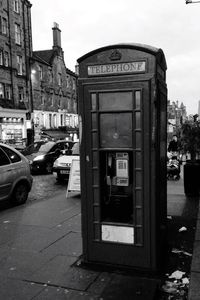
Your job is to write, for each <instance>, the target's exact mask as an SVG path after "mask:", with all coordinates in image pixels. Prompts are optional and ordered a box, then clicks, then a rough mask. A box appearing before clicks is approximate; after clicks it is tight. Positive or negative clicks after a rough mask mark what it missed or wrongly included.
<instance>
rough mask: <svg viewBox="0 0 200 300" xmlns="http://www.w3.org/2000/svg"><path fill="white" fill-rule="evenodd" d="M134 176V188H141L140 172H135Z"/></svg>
mask: <svg viewBox="0 0 200 300" xmlns="http://www.w3.org/2000/svg"><path fill="white" fill-rule="evenodd" d="M135 175H136V183H135V185H136V187H141V186H142V176H141V172H140V171H136V172H135Z"/></svg>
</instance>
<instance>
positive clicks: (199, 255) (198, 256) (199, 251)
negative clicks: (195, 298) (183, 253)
mask: <svg viewBox="0 0 200 300" xmlns="http://www.w3.org/2000/svg"><path fill="white" fill-rule="evenodd" d="M191 272H199V273H200V241H195V242H194V250H193V255H192V264H191ZM199 288H200V287H199ZM199 299H200V298H199Z"/></svg>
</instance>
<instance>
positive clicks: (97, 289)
mask: <svg viewBox="0 0 200 300" xmlns="http://www.w3.org/2000/svg"><path fill="white" fill-rule="evenodd" d="M172 192H173V190H172ZM180 193H182V192H181V190H179V195H178V194H177V195H174V194H171V201H173V199H175V198H176V197H177V196H180ZM180 198H181V199H183V195H181V197H180ZM80 202H81V199H80V198H79V197H71V198H68V199H66V198H65V193H64V192H63V193H62V194H61V195H59V196H58V197H53V198H50V199H47V200H43V201H38V202H33V203H31V204H30V203H29V204H28V205H24V206H23V207H14V208H11V209H8V210H5V211H1V214H0V224H1V226H0V299H4V300H29V299H32V300H33V299H34V300H45V299H48V300H64V299H65V300H66V299H70V300H73V299H75V300H76V299H77V300H79V299H85V300H86V299H87V300H88V299H91V300H92V299H102V300H103V299H114V300H122V299H126V300H129V299H132V300H143V299H144V300H153V299H154V300H157V298H156V297H155V291H156V289H157V286H158V285H159V283H160V282H159V281H158V280H155V279H153V278H144V277H142V278H140V277H137V276H130V275H128V274H124V273H123V272H120V271H117V270H116V271H113V272H108V271H107V270H106V269H105V270H101V271H100V270H92V269H88V268H83V267H82V266H80V256H81V254H82V247H81V244H82V242H81V214H80V204H81V203H80ZM178 210H179V208H178V207H177V212H178ZM199 249H200V214H199V218H198V227H197V231H196V242H195V248H194V254H193V261H192V278H191V283H190V300H197V299H198V300H199V299H200V291H199V286H200V252H199Z"/></svg>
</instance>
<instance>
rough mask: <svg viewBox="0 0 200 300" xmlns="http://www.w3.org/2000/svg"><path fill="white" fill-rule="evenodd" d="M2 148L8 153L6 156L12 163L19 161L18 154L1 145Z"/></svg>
mask: <svg viewBox="0 0 200 300" xmlns="http://www.w3.org/2000/svg"><path fill="white" fill-rule="evenodd" d="M2 149H3V151H5V153H6V154H7V155H8V157H9V158H10V160H11V162H12V163H15V162H18V161H21V158H20V156H19V155H18V154H17V153H16V152H14V151H12V150H11V149H8V148H6V147H4V146H2Z"/></svg>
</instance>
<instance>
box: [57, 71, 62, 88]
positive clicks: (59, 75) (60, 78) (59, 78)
mask: <svg viewBox="0 0 200 300" xmlns="http://www.w3.org/2000/svg"><path fill="white" fill-rule="evenodd" d="M58 85H62V76H61V73H58Z"/></svg>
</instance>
